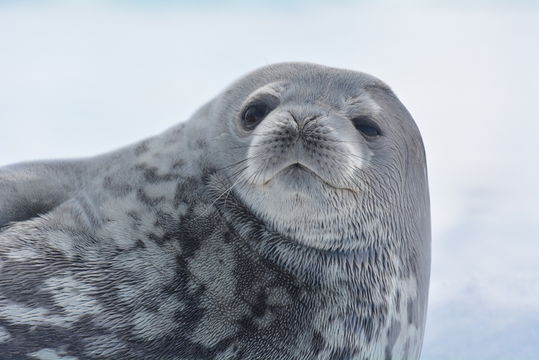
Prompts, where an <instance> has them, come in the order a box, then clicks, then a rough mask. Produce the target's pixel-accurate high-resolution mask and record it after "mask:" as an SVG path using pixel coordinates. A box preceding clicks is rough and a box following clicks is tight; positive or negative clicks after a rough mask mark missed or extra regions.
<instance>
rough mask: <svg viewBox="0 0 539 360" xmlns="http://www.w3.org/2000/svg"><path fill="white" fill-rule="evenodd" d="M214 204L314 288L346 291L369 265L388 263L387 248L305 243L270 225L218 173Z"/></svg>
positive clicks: (268, 256)
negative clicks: (329, 247) (320, 246)
mask: <svg viewBox="0 0 539 360" xmlns="http://www.w3.org/2000/svg"><path fill="white" fill-rule="evenodd" d="M209 185H210V186H209V189H210V197H211V198H212V199H214V200H213V201H214V203H213V204H214V206H215V207H216V208H217V210H218V211H219V213H220V214H221V216H222V217H223V218H224V219H225V221H226V222H227V223H228V225H229V227H230V228H231V229H232V230H233V231H234V232H235V233H236V235H237V237H238V239H239V240H240V241H242V242H244V243H245V244H246V245H247V246H248V247H249V248H250V249H251V250H252V251H253V252H254V253H256V254H257V255H258V256H260V257H261V258H262V260H263V261H265V262H267V263H268V264H269V266H272V267H277V268H278V269H279V270H280V271H283V272H285V273H287V274H289V275H292V276H293V277H295V278H296V279H298V280H299V281H301V282H302V283H303V284H304V285H306V286H308V287H310V288H313V289H325V290H331V291H339V292H341V291H346V290H350V289H351V288H350V287H352V288H356V287H357V286H359V285H360V284H359V279H361V278H362V277H361V276H360V275H361V274H362V273H364V271H366V270H365V269H366V268H369V269H372V268H373V267H374V266H375V265H382V266H386V267H389V268H392V267H391V266H387V264H388V263H389V262H390V253H389V250H387V248H383V247H375V246H373V247H368V248H364V249H361V250H333V251H329V250H321V249H317V248H313V247H309V246H305V245H302V244H300V243H298V242H296V241H294V240H293V239H291V238H289V237H287V236H285V235H282V234H279V233H277V232H275V231H274V230H272V229H270V228H269V227H268V226H267V225H266V224H265V223H264V222H263V221H262V220H261V219H259V218H258V217H257V216H256V214H254V213H253V212H252V211H251V210H250V209H249V208H248V207H247V206H246V205H245V204H243V203H242V202H241V200H240V199H239V197H238V196H236V195H235V194H234V193H233V192H229V193H227V194H226V196H223V194H225V193H226V190H227V187H226V186H225V185H224V183H223V181H220V180H219V179H218V178H217V177H216V176H215V177H213V178H212V179H211V180H210V182H209Z"/></svg>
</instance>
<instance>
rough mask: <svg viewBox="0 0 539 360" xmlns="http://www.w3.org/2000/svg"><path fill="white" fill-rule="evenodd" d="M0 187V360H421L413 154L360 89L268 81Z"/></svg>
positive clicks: (423, 285) (419, 164) (418, 171)
mask: <svg viewBox="0 0 539 360" xmlns="http://www.w3.org/2000/svg"><path fill="white" fill-rule="evenodd" d="M0 186H1V187H0V212H1V214H0V226H2V227H1V228H0V354H2V355H0V358H6V359H25V358H29V359H53V358H58V359H120V358H125V359H283V360H284V359H417V358H418V357H419V353H420V349H421V342H422V337H423V328H424V323H425V312H426V303H427V291H428V278H429V266H430V260H429V259H430V252H429V249H430V224H429V205H428V191H427V178H426V168H425V157H424V151H423V146H422V143H421V138H420V135H419V132H418V130H417V128H416V127H415V124H414V123H413V120H412V119H411V117H410V115H409V114H408V112H407V111H406V110H405V109H404V107H403V106H402V105H401V104H400V102H399V101H398V100H397V98H396V97H395V96H394V95H393V93H392V92H391V91H390V90H389V88H388V87H387V86H386V85H385V84H383V83H382V82H380V81H379V80H377V79H375V78H373V77H371V76H368V75H365V74H361V73H356V72H352V71H347V70H339V69H333V68H327V67H323V66H319V65H313V64H302V63H290V64H278V65H272V66H268V67H265V68H262V69H260V70H257V71H255V72H253V73H251V74H248V75H247V76H246V77H244V78H242V79H240V80H239V81H238V82H236V83H234V84H233V85H232V86H231V87H229V88H228V89H227V90H225V91H224V92H223V93H221V94H220V95H219V96H217V97H216V98H215V99H214V100H212V101H211V102H209V103H208V104H206V105H205V106H203V107H202V108H201V109H200V110H199V111H198V112H197V113H195V114H194V115H193V117H192V118H191V119H190V120H189V121H188V122H186V123H182V124H180V125H178V126H176V127H174V128H172V129H170V130H168V131H166V132H164V133H163V134H160V135H158V136H155V137H152V138H149V139H146V140H144V141H141V142H139V143H137V144H134V145H131V146H128V147H126V148H123V149H120V150H118V151H115V152H112V153H109V154H105V155H101V156H98V157H95V158H89V159H80V160H70V161H56V162H38V163H27V164H19V165H14V166H8V167H5V168H3V169H2V170H1V171H0Z"/></svg>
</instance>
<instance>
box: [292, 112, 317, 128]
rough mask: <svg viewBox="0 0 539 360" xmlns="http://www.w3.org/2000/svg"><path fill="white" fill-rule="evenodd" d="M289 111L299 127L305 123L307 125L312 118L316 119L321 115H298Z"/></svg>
mask: <svg viewBox="0 0 539 360" xmlns="http://www.w3.org/2000/svg"><path fill="white" fill-rule="evenodd" d="M289 113H290V116H291V117H292V119H293V120H294V122H295V123H296V125H297V126H298V128H299V129H302V128H303V127H304V126H305V125H307V124H308V123H310V122H311V121H313V120H316V119H318V118H319V117H320V116H321V115H309V116H300V115H299V114H296V113H294V112H293V111H289Z"/></svg>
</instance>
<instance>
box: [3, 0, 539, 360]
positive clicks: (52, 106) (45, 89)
mask: <svg viewBox="0 0 539 360" xmlns="http://www.w3.org/2000/svg"><path fill="white" fill-rule="evenodd" d="M331 4H332V5H330V3H329V2H328V4H324V3H323V2H316V3H307V2H295V3H293V4H288V5H287V4H286V2H277V3H273V2H271V1H266V2H263V1H261V2H257V5H250V4H246V3H244V2H242V1H236V2H234V3H233V4H232V5H229V6H223V5H218V3H217V2H216V3H213V2H211V1H206V2H203V5H200V4H199V5H197V3H195V2H193V3H189V2H182V4H179V3H174V2H166V1H165V2H163V1H161V2H147V1H138V2H129V3H128V2H125V1H114V2H109V3H104V2H92V3H91V4H90V3H85V2H62V1H60V2H25V3H24V5H23V3H22V2H21V3H18V2H10V1H8V2H2V1H0V165H5V164H9V163H14V162H19V161H23V160H31V159H43V158H59V157H60V158H65V157H79V156H89V155H94V154H97V153H102V152H105V151H109V150H112V149H115V148H117V147H119V146H121V145H125V144H127V143H130V142H134V141H136V140H139V139H142V138H144V137H147V136H149V135H152V134H155V133H159V132H161V131H163V130H164V129H166V128H167V127H169V126H172V125H173V124H175V123H177V122H179V121H183V120H185V119H187V118H188V117H189V115H190V114H191V113H193V112H194V111H195V110H196V109H197V107H198V106H200V105H202V104H203V103H204V102H206V101H207V100H209V99H210V98H211V97H213V96H214V95H215V94H216V93H217V92H219V91H220V90H221V89H223V88H224V87H225V86H227V85H228V84H229V83H230V82H231V81H233V80H234V79H236V78H237V77H239V76H241V75H242V74H244V73H245V72H247V71H250V70H253V69H254V68H256V67H259V66H262V65H265V64H269V63H272V62H280V61H291V60H293V61H309V62H316V63H321V64H325V65H331V66H336V67H345V68H350V69H354V70H360V71H365V72H368V73H371V74H373V75H375V76H377V77H380V78H381V79H382V80H384V81H386V82H387V83H388V84H389V85H390V86H391V87H392V88H393V90H394V91H395V92H396V93H397V95H398V96H399V97H400V99H401V100H402V101H403V103H404V104H405V105H406V106H407V107H408V109H409V110H410V112H411V113H412V115H413V116H414V118H415V120H416V122H417V123H418V126H419V128H420V129H421V131H422V134H423V138H424V142H425V146H426V150H427V157H428V167H429V177H430V189H431V203H432V230H433V259H432V279H431V293H430V305H429V318H428V326H427V332H426V339H425V346H424V350H423V359H429V360H444V359H448V360H449V359H451V360H456V359H463V360H468V359H473V360H481V359H511V360H513V359H515V360H525V359H539V230H538V225H539V210H538V206H537V204H538V202H539V190H538V185H539V170H538V169H539V160H538V158H539V8H538V7H533V6H532V5H531V4H528V5H522V4H520V5H514V4H515V3H513V5H503V4H500V3H498V5H497V6H488V5H487V4H485V3H483V4H482V5H481V4H477V3H476V4H475V5H474V6H468V7H464V5H463V4H464V3H461V5H460V6H443V5H438V6H432V5H431V6H430V7H427V6H426V5H422V6H420V5H417V4H416V5H415V6H414V7H397V6H396V3H394V2H393V3H391V4H392V5H390V4H386V5H384V6H377V7H374V6H369V5H367V4H365V3H364V2H361V3H357V4H356V3H354V2H333V3H331Z"/></svg>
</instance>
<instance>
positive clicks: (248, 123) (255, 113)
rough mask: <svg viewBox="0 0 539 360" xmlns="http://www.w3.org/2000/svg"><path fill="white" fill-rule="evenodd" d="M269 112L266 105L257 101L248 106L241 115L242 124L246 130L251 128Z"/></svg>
mask: <svg viewBox="0 0 539 360" xmlns="http://www.w3.org/2000/svg"><path fill="white" fill-rule="evenodd" d="M269 112H270V108H269V106H268V105H266V104H264V103H258V104H253V105H250V106H248V107H247V108H246V109H245V111H244V112H243V115H242V117H241V121H242V125H243V127H244V128H245V129H246V130H253V129H254V128H255V127H256V126H257V125H258V124H260V122H261V121H262V120H264V118H265V117H266V115H268V113H269Z"/></svg>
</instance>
